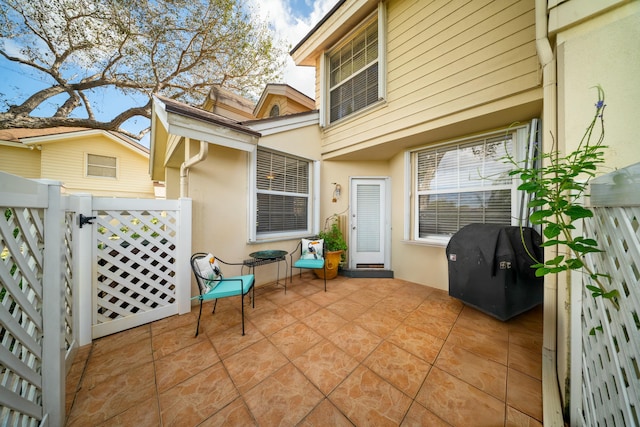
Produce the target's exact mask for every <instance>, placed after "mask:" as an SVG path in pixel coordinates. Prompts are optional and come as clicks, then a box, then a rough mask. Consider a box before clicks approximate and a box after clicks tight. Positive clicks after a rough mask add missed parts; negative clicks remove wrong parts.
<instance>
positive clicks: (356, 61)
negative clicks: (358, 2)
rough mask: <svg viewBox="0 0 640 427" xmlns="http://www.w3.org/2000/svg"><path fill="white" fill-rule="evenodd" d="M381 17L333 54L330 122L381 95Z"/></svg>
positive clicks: (371, 22) (330, 74)
mask: <svg viewBox="0 0 640 427" xmlns="http://www.w3.org/2000/svg"><path fill="white" fill-rule="evenodd" d="M378 69H379V67H378V20H377V19H373V20H372V21H369V22H368V23H366V24H365V25H364V26H363V27H362V29H361V30H360V31H358V32H356V33H355V34H354V35H353V37H351V39H349V40H348V41H347V42H346V43H343V44H342V45H340V47H338V48H336V49H335V50H334V51H333V52H331V53H330V54H329V85H328V86H329V122H330V123H332V122H334V121H336V120H339V119H341V118H343V117H346V116H348V115H349V114H351V113H354V112H356V111H358V110H361V109H363V108H364V107H366V106H368V105H371V104H373V103H374V102H376V101H377V100H378V99H379V94H378Z"/></svg>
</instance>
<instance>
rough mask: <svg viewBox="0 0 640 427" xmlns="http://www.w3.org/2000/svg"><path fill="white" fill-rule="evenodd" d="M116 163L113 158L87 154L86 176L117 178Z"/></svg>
mask: <svg viewBox="0 0 640 427" xmlns="http://www.w3.org/2000/svg"><path fill="white" fill-rule="evenodd" d="M117 172H118V162H117V159H116V158H115V157H109V156H99V155H97V154H87V176H94V177H101V178H102V177H106V178H117Z"/></svg>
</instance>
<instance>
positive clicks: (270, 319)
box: [65, 271, 542, 427]
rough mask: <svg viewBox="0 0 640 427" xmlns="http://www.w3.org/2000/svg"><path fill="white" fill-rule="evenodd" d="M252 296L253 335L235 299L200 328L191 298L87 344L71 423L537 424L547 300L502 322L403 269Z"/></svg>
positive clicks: (70, 400) (75, 382)
mask: <svg viewBox="0 0 640 427" xmlns="http://www.w3.org/2000/svg"><path fill="white" fill-rule="evenodd" d="M255 302H256V308H255V309H254V308H252V307H251V303H250V301H249V300H248V299H247V298H245V321H246V334H245V335H244V336H243V335H242V331H241V326H240V322H241V319H242V318H241V314H240V299H239V298H237V297H233V298H224V299H222V300H219V302H218V306H217V308H216V313H215V314H212V313H211V310H212V308H213V304H212V303H210V302H208V303H205V304H204V306H203V314H202V320H201V324H200V335H199V336H198V338H196V337H195V336H194V335H195V327H196V320H197V313H198V307H197V306H195V307H193V308H192V310H191V312H190V313H188V314H186V315H181V316H172V317H170V318H167V319H163V320H160V321H157V322H153V323H151V324H149V325H144V326H140V327H137V328H133V329H131V330H127V331H124V332H121V333H118V334H114V335H111V336H108V337H104V338H100V339H97V340H95V341H94V342H93V343H92V344H91V345H88V346H84V347H83V348H81V349H79V351H78V352H77V353H76V357H75V359H74V364H73V365H72V369H71V371H70V372H69V374H68V378H67V384H68V388H67V390H66V395H65V397H66V408H67V409H68V412H67V414H68V417H67V418H68V423H67V426H74V427H75V426H82V427H84V426H92V425H99V426H105V427H106V426H107V425H109V426H111V425H114V426H118V425H141V426H143V425H153V426H156V425H164V426H171V425H180V426H185V427H192V426H193V427H196V426H222V425H231V426H235V425H242V426H245V425H246V426H258V425H260V426H270V425H301V426H325V425H332V426H333V425H335V426H350V425H357V426H364V425H376V426H378V425H383V426H384V425H394V426H396V425H403V426H418V425H420V426H421V425H427V426H448V425H452V426H460V425H463V426H467V425H473V426H482V425H491V426H494V425H495V426H521V427H538V426H540V425H541V418H542V403H541V399H542V396H541V381H540V378H541V360H542V355H541V343H542V308H541V307H536V308H534V309H532V310H530V311H528V312H526V313H523V314H521V315H518V316H516V317H514V318H513V319H510V320H509V321H507V322H500V321H497V320H496V319H494V318H493V317H491V316H488V315H486V314H484V313H482V312H480V311H478V310H475V309H473V308H470V307H467V306H465V305H464V304H462V303H461V302H460V301H458V300H456V299H454V298H451V297H450V296H449V295H448V293H447V292H446V291H442V290H438V289H434V288H429V287H426V286H422V285H418V284H415V283H411V282H406V281H402V280H398V279H364V278H346V277H341V276H339V277H338V278H336V279H334V280H330V281H328V282H327V292H325V291H324V282H323V281H322V280H319V279H317V278H316V277H315V276H314V274H313V272H310V271H305V272H304V273H303V275H302V279H300V278H299V277H298V275H297V274H295V275H294V277H293V281H292V283H289V284H288V290H287V294H286V295H285V294H284V289H282V288H278V287H275V286H264V287H261V288H258V289H256V301H255ZM431 363H434V365H433V366H431ZM131 367H134V369H131ZM505 375H506V377H505ZM505 390H506V391H505ZM414 396H415V399H413V398H412V397H414Z"/></svg>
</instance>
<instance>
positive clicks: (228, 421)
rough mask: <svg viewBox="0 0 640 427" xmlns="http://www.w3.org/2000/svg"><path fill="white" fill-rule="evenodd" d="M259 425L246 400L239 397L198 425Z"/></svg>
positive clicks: (202, 426) (213, 426)
mask: <svg viewBox="0 0 640 427" xmlns="http://www.w3.org/2000/svg"><path fill="white" fill-rule="evenodd" d="M257 425H258V424H257V423H256V420H255V419H254V418H253V415H251V412H249V408H248V407H247V405H246V404H245V403H244V400H243V399H242V398H241V397H239V398H237V399H236V400H234V401H233V402H231V403H230V404H229V405H227V406H225V407H224V408H222V409H221V410H220V411H218V412H216V413H215V414H213V415H212V416H210V417H209V418H207V419H206V420H204V421H203V422H202V424H199V425H198V427H223V426H225V427H236V426H242V427H251V426H257Z"/></svg>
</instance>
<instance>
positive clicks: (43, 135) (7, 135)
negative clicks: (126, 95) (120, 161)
mask: <svg viewBox="0 0 640 427" xmlns="http://www.w3.org/2000/svg"><path fill="white" fill-rule="evenodd" d="M100 134H102V135H104V136H105V137H107V138H108V139H110V140H112V141H113V142H116V143H118V144H120V145H122V146H124V147H125V148H128V149H129V150H132V151H134V152H136V153H138V154H141V155H143V156H149V149H148V148H147V147H145V146H144V145H142V144H140V143H139V142H137V141H135V140H133V139H131V138H129V137H127V136H125V135H123V134H121V133H119V132H114V131H105V130H102V129H89V128H82V127H53V128H44V129H28V128H13V129H1V130H0V142H3V141H6V142H10V143H14V144H22V145H25V146H30V145H36V144H37V145H42V144H52V143H56V142H60V141H62V140H68V139H79V138H86V137H88V136H95V135H100Z"/></svg>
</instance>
